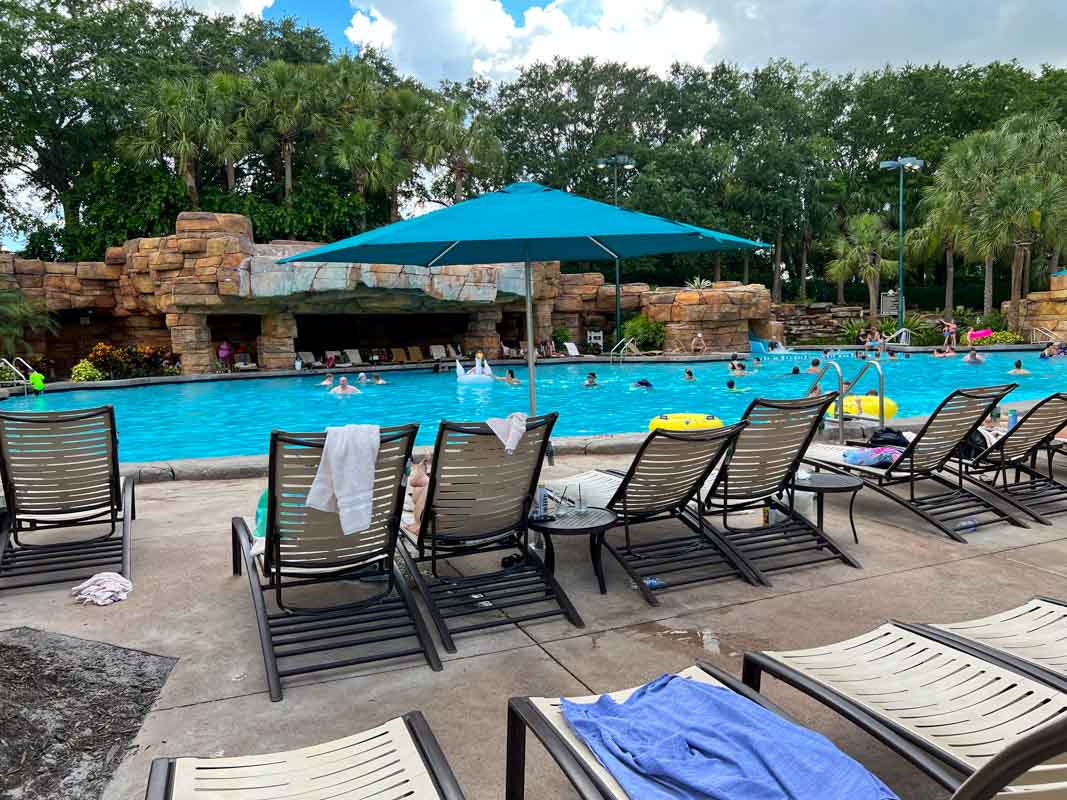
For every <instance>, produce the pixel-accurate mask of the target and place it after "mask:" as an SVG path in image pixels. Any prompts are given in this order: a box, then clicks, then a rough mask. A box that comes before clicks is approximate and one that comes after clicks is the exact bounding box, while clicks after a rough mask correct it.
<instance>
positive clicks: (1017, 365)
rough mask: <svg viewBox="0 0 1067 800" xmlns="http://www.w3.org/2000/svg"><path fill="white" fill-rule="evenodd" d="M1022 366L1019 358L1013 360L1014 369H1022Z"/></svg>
mask: <svg viewBox="0 0 1067 800" xmlns="http://www.w3.org/2000/svg"><path fill="white" fill-rule="evenodd" d="M1022 368H1023V362H1022V361H1019V360H1016V361H1015V369H1022Z"/></svg>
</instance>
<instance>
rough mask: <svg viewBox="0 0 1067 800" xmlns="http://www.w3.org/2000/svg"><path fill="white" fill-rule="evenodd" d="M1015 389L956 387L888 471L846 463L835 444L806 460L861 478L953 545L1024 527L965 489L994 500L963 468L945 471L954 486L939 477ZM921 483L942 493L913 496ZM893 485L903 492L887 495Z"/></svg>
mask: <svg viewBox="0 0 1067 800" xmlns="http://www.w3.org/2000/svg"><path fill="white" fill-rule="evenodd" d="M1015 386H1016V384H1014V383H1012V384H1007V385H1003V386H986V387H981V388H976V389H957V390H956V391H954V392H953V393H952V394H950V395H949V396H948V397H946V398H945V399H944V400H942V401H941V404H940V405H939V406H938V407H937V408H936V409H935V410H934V413H933V414H931V415H930V417H929V419H927V420H926V424H925V425H923V427H922V429H921V430H920V431H919V432H918V433H917V434H916V435H915V438H914V439H912V440H911V442H909V443H908V446H907V447H905V448H904V450H903V452H901V454H900V455H899V456H898V457H897V458H896V460H895V461H894V462H893V463H892V464H891V465H890V466H888V467H867V466H855V465H852V464H849V463H847V462H846V461H845V457H844V453H845V450H846V449H847V448H846V447H844V446H840V445H828V444H813V445H811V447H809V448H808V452H807V454H806V455H805V460H806V461H809V462H810V463H812V464H814V465H815V466H817V467H821V468H827V469H830V470H831V471H837V472H842V471H843V472H848V473H851V474H853V475H856V476H857V477H859V478H862V479H863V482H864V483H865V484H866V485H867V486H868V487H869V488H871V489H873V490H874V491H876V492H878V493H879V494H881V495H882V496H884V497H887V498H889V499H890V500H893V501H895V502H897V503H899V504H900V505H902V506H904V507H905V508H907V509H908V510H909V511H911V512H912V513H914V514H916V515H918V516H919V517H921V518H922V519H924V520H926V521H927V522H929V523H930V524H931V525H933V526H934V527H935V528H937V529H938V530H939V531H941V532H942V533H943V534H945V535H946V536H948V537H949V538H950V539H954V540H955V541H957V542H965V541H967V540H966V539H965V538H964V536H963V534H964V533H967V532H970V531H972V530H974V529H976V528H980V527H982V526H985V525H992V524H994V523H998V522H1010V523H1011V524H1013V525H1017V526H1019V527H1022V528H1027V527H1029V526H1028V525H1027V524H1026V523H1025V522H1024V521H1023V520H1022V519H1020V518H1019V517H1018V516H1017V515H1016V514H1015V513H1014V512H1013V511H1009V510H1006V509H1004V508H1003V507H1002V506H1001V505H995V504H994V503H992V502H991V501H990V500H989V499H987V498H986V497H984V496H982V495H979V494H977V493H976V492H974V491H972V490H971V489H970V488H969V487H968V486H967V485H966V484H968V483H970V484H975V485H980V486H981V487H982V488H984V489H985V490H986V492H987V493H989V494H991V495H994V496H996V492H995V491H994V490H992V489H990V487H989V486H988V484H979V482H978V481H976V480H975V479H973V478H969V477H968V476H967V475H966V474H965V473H964V471H963V470H962V469H957V470H954V472H953V471H950V472H949V474H950V475H953V474H954V477H955V478H956V481H955V482H953V481H950V480H948V479H947V478H945V477H944V475H942V474H941V473H942V471H944V470H946V469H947V468H948V465H949V462H950V461H951V460H952V459H953V458H956V457H958V453H959V449H960V447H961V446H962V445H963V444H964V442H965V441H966V440H967V438H968V437H969V436H970V435H971V433H972V432H973V431H975V430H976V429H977V428H978V426H979V425H980V424H981V423H982V420H983V419H985V417H986V415H988V414H989V412H990V411H992V410H993V407H994V406H995V405H996V404H997V403H999V402H1000V401H1001V399H1003V398H1004V396H1005V395H1007V394H1008V393H1009V392H1010V391H1011V390H1012V389H1014V388H1015ZM861 446H862V445H861ZM924 481H926V482H929V483H932V484H934V486H935V487H941V488H943V489H944V490H945V491H941V492H936V491H935V492H934V493H932V494H925V495H922V496H920V495H918V494H916V491H915V490H916V487H917V486H918V485H920V484H921V483H922V482H924ZM896 486H905V487H907V494H906V495H905V494H899V493H897V492H894V491H892V488H893V487H896ZM1008 505H1014V504H1012V503H1008Z"/></svg>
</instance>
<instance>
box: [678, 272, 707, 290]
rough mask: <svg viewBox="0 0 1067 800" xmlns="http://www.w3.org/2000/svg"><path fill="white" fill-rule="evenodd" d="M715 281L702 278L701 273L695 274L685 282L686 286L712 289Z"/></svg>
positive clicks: (697, 288) (694, 288)
mask: <svg viewBox="0 0 1067 800" xmlns="http://www.w3.org/2000/svg"><path fill="white" fill-rule="evenodd" d="M713 283H714V281H712V280H709V279H708V278H701V277H700V276H699V275H694V276H693V277H692V278H690V279H689V280H687V281H686V282H685V288H686V289H693V290H697V291H699V290H700V289H710V288H711V287H712V284H713Z"/></svg>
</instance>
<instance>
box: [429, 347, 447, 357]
mask: <svg viewBox="0 0 1067 800" xmlns="http://www.w3.org/2000/svg"><path fill="white" fill-rule="evenodd" d="M430 358H432V359H433V360H434V361H444V360H445V359H446V358H448V353H446V352H445V348H444V345H440V344H431V345H430Z"/></svg>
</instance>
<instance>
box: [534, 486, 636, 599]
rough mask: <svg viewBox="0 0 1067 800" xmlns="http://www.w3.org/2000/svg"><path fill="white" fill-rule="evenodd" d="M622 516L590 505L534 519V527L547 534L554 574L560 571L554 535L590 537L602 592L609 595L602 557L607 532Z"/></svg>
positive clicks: (591, 555) (549, 564)
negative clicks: (605, 582)
mask: <svg viewBox="0 0 1067 800" xmlns="http://www.w3.org/2000/svg"><path fill="white" fill-rule="evenodd" d="M618 519H619V518H618V515H616V513H615V512H614V511H610V510H608V509H606V508H595V507H589V508H586V509H585V510H584V511H578V510H577V509H575V508H569V509H567V508H564V509H559V510H557V511H556V516H555V517H554V518H553V519H545V520H536V519H532V518H531V519H530V521H529V525H530V529H531V530H535V531H537V532H538V533H540V534H541V535H542V536H544V537H545V566H546V567H547V568H548V571H549V572H550V573H552V572H555V570H556V551H555V548H554V547H553V546H552V537H553V536H589V558H590V560H591V561H592V562H593V572H595V573H596V579H597V584H598V585H599V586H600V593H601V594H607V593H608V590H607V587H606V586H605V584H604V564H603V561H602V560H601V558H600V550H601V546H602V545H603V543H604V534H605V532H606V531H607V529H608V528H610V527H611V526H612V525H614V524H615V523H616V522H617V521H618Z"/></svg>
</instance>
